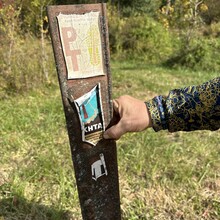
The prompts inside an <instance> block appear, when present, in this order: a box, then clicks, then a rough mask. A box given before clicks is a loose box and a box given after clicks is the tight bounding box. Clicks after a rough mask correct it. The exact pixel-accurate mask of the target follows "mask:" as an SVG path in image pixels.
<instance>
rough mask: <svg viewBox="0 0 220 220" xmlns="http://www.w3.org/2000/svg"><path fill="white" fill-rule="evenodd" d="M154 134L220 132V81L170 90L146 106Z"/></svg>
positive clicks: (217, 79) (216, 79)
mask: <svg viewBox="0 0 220 220" xmlns="http://www.w3.org/2000/svg"><path fill="white" fill-rule="evenodd" d="M146 105H147V107H148V109H149V112H150V114H151V118H152V123H153V128H154V130H155V131H159V130H165V129H168V130H169V131H170V132H175V131H193V130H212V131H214V130H217V129H219V128H220V77H218V78H215V79H213V80H211V81H208V82H206V83H204V84H202V85H199V86H189V87H186V88H182V89H174V90H171V91H170V93H169V95H168V96H167V97H164V96H156V97H155V98H153V99H152V100H150V101H148V102H146Z"/></svg>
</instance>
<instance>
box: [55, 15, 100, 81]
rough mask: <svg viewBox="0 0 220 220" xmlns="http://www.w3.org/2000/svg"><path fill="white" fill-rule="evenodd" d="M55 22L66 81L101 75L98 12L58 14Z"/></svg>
mask: <svg viewBox="0 0 220 220" xmlns="http://www.w3.org/2000/svg"><path fill="white" fill-rule="evenodd" d="M57 20H58V24H59V30H60V38H61V45H62V49H63V54H64V59H65V62H66V66H67V74H68V76H67V77H68V79H77V78H87V77H94V76H98V75H104V68H103V55H102V42H101V33H100V27H99V25H100V24H99V23H100V22H99V12H89V13H85V14H71V15H64V14H59V15H58V16H57Z"/></svg>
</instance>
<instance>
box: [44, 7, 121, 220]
mask: <svg viewBox="0 0 220 220" xmlns="http://www.w3.org/2000/svg"><path fill="white" fill-rule="evenodd" d="M47 13H48V18H49V25H50V33H51V38H52V44H53V50H54V56H55V62H56V67H57V73H58V79H59V85H60V90H61V96H62V101H63V107H64V112H65V117H66V124H67V130H68V135H69V141H70V148H71V153H72V160H73V164H74V170H75V177H76V182H77V188H78V195H79V200H80V206H81V211H82V216H83V219H91V220H93V219H99V220H104V219H106V220H118V219H121V215H120V198H119V181H118V168H117V153H116V143H115V141H113V140H104V139H103V138H102V135H103V132H104V130H105V129H106V127H107V126H108V125H109V123H110V121H111V118H112V114H113V112H112V103H111V73H110V64H109V41H108V26H107V19H106V5H105V4H87V5H65V6H64V5H63V6H48V8H47Z"/></svg>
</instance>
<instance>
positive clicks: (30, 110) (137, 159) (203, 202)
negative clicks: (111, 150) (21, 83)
mask: <svg viewBox="0 0 220 220" xmlns="http://www.w3.org/2000/svg"><path fill="white" fill-rule="evenodd" d="M112 74H113V76H112V78H113V96H114V97H118V96H119V95H122V94H129V95H133V96H135V97H136V98H140V99H143V100H147V99H150V98H152V97H154V96H155V95H157V94H164V95H166V94H167V93H168V91H169V90H170V89H173V88H174V87H175V88H176V87H180V86H186V85H189V84H198V83H201V82H203V81H206V80H208V79H211V78H214V77H215V76H217V73H200V72H189V71H187V70H170V69H166V68H163V67H158V66H148V65H145V64H139V63H135V62H120V63H117V62H113V63H112ZM57 84H58V83H57ZM0 102H1V103H0V105H1V111H0V124H1V130H0V154H1V161H0V219H16V220H17V219H22V220H23V219H36V220H41V219H60V220H61V219H81V214H80V207H79V201H78V194H77V189H76V183H75V178H74V172H73V166H72V161H71V155H70V149H69V140H68V137H67V132H66V127H65V118H64V113H63V107H62V102H61V97H60V91H59V88H58V85H57V86H56V87H48V88H44V89H42V90H41V91H35V92H34V91H33V92H30V93H29V94H28V95H26V96H19V95H18V96H15V97H11V98H9V99H7V100H2V101H0ZM219 137H220V132H219V131H216V132H210V131H197V132H191V133H187V132H178V133H173V134H171V133H168V132H167V131H161V132H159V133H155V132H154V131H153V130H151V129H149V130H147V131H144V132H141V133H138V134H137V133H136V134H135V133H129V134H126V135H125V136H123V137H122V138H121V139H120V140H119V141H118V143H117V145H118V164H119V176H120V193H121V209H122V215H123V219H128V220H134V219H160V220H161V219H166V220H167V219H193V220H197V219H198V220H200V219H217V218H218V216H220V200H219V198H220V173H219V169H220V146H219V140H220V139H219Z"/></svg>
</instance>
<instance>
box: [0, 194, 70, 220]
mask: <svg viewBox="0 0 220 220" xmlns="http://www.w3.org/2000/svg"><path fill="white" fill-rule="evenodd" d="M70 214H71V213H68V212H67V211H64V210H57V209H55V208H53V207H48V206H45V205H41V204H38V203H35V202H29V201H27V200H26V199H24V198H22V197H19V196H13V197H12V198H6V199H2V200H0V220H9V219H10V220H70V219H71V217H70Z"/></svg>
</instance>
